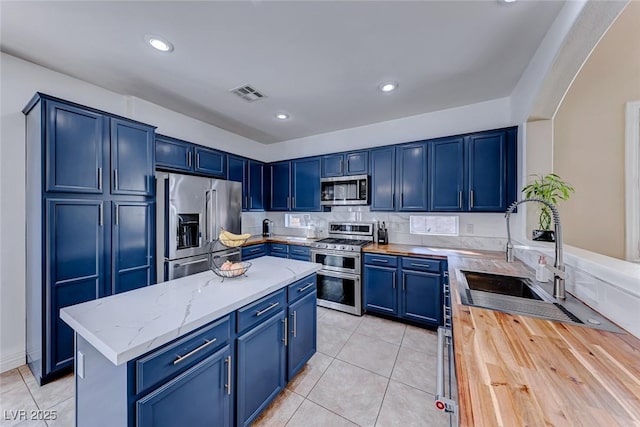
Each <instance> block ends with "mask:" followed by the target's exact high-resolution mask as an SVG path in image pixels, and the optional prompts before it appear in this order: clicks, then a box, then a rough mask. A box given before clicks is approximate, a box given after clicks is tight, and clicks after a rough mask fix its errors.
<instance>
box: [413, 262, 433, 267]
mask: <svg viewBox="0 0 640 427" xmlns="http://www.w3.org/2000/svg"><path fill="white" fill-rule="evenodd" d="M411 267H424V268H429V267H430V264H418V263H416V262H412V263H411Z"/></svg>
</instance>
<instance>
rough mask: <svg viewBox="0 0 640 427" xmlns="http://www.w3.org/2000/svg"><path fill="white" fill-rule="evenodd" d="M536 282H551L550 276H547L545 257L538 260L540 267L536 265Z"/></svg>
mask: <svg viewBox="0 0 640 427" xmlns="http://www.w3.org/2000/svg"><path fill="white" fill-rule="evenodd" d="M536 280H537V281H538V282H542V283H545V282H548V281H549V276H548V274H547V259H546V258H545V257H544V255H540V257H539V258H538V265H536Z"/></svg>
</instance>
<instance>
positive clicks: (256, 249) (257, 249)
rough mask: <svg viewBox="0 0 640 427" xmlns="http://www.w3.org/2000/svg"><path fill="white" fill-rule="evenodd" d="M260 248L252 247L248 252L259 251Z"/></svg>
mask: <svg viewBox="0 0 640 427" xmlns="http://www.w3.org/2000/svg"><path fill="white" fill-rule="evenodd" d="M261 250H262V249H261V248H254V249H250V250H249V252H251V253H253V252H260V251H261Z"/></svg>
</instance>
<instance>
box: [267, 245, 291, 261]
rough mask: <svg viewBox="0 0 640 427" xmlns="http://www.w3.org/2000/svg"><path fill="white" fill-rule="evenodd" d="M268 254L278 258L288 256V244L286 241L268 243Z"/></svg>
mask: <svg viewBox="0 0 640 427" xmlns="http://www.w3.org/2000/svg"><path fill="white" fill-rule="evenodd" d="M269 255H271V256H275V257H278V258H289V245H287V244H286V243H269Z"/></svg>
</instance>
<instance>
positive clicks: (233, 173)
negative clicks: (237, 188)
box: [227, 155, 249, 211]
mask: <svg viewBox="0 0 640 427" xmlns="http://www.w3.org/2000/svg"><path fill="white" fill-rule="evenodd" d="M247 167H248V160H247V159H244V158H242V157H236V156H232V155H229V156H227V179H228V180H229V181H236V182H241V183H242V210H243V211H246V210H247V207H248V206H249V191H248V188H249V185H248V182H247Z"/></svg>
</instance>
